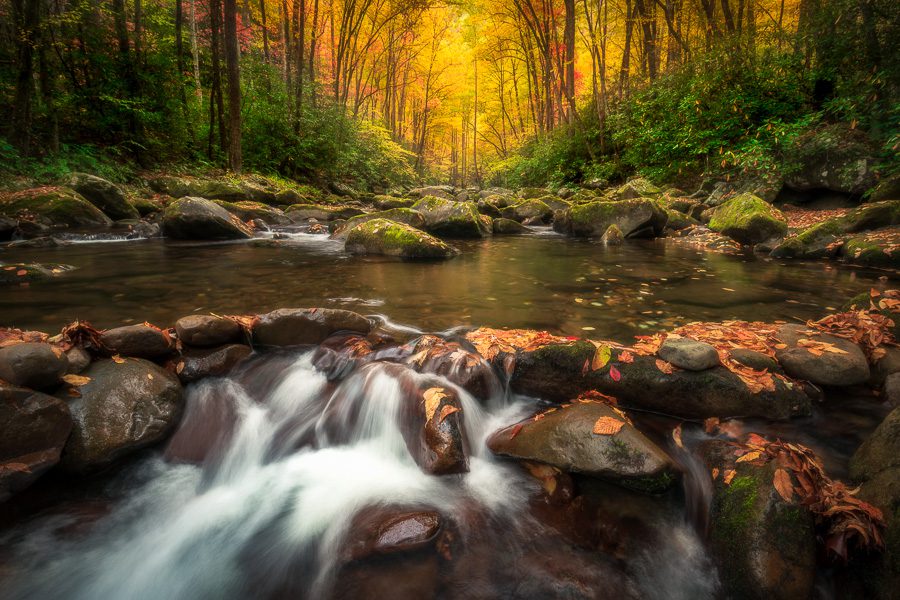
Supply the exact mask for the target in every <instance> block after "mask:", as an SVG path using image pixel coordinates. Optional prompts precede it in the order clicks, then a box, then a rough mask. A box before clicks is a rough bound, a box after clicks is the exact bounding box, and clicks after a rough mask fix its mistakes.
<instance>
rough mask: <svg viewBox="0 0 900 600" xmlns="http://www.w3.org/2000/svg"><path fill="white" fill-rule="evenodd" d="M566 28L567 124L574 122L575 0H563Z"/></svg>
mask: <svg viewBox="0 0 900 600" xmlns="http://www.w3.org/2000/svg"><path fill="white" fill-rule="evenodd" d="M565 4H566V28H565V33H564V35H563V40H564V42H565V46H566V100H568V102H569V124H570V125H571V124H572V123H573V122H574V120H575V0H565Z"/></svg>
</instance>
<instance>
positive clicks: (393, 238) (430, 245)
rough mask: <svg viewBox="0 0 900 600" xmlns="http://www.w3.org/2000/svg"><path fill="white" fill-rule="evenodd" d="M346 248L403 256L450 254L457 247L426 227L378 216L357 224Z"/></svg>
mask: <svg viewBox="0 0 900 600" xmlns="http://www.w3.org/2000/svg"><path fill="white" fill-rule="evenodd" d="M344 248H345V249H346V250H347V252H350V253H351V254H383V255H386V256H399V257H401V258H432V259H433V258H450V257H452V256H455V255H456V254H457V251H456V250H455V249H454V248H453V247H451V246H449V245H447V244H446V243H444V242H442V241H441V240H439V239H437V238H436V237H433V236H431V235H428V234H427V233H425V232H424V231H421V230H419V229H416V228H415V227H411V226H409V225H405V224H403V223H396V222H394V221H388V220H387V219H374V220H372V221H368V222H366V223H362V224H360V225H357V226H356V227H354V228H353V229H351V230H350V231H349V232H348V233H347V241H346V242H345V244H344Z"/></svg>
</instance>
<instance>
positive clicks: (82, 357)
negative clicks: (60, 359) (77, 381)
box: [66, 346, 91, 374]
mask: <svg viewBox="0 0 900 600" xmlns="http://www.w3.org/2000/svg"><path fill="white" fill-rule="evenodd" d="M66 358H67V359H68V361H69V369H68V372H69V373H75V374H77V373H81V372H82V371H84V370H85V369H87V368H88V367H89V366H90V365H91V355H90V353H88V351H87V350H85V349H84V348H82V347H80V346H72V347H71V348H69V349H68V350H66Z"/></svg>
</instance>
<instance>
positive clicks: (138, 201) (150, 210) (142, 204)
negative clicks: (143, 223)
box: [129, 197, 163, 217]
mask: <svg viewBox="0 0 900 600" xmlns="http://www.w3.org/2000/svg"><path fill="white" fill-rule="evenodd" d="M129 203H130V204H131V206H133V207H134V209H135V210H136V211H137V212H138V214H139V215H140V216H141V217H147V216H149V215H152V214H155V213H158V212H160V211H161V210H162V209H163V207H162V206H161V205H160V204H159V203H157V202H155V201H153V200H151V199H150V198H141V197H137V198H131V199H130V200H129Z"/></svg>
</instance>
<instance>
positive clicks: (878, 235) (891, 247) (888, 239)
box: [841, 228, 900, 269]
mask: <svg viewBox="0 0 900 600" xmlns="http://www.w3.org/2000/svg"><path fill="white" fill-rule="evenodd" d="M841 255H842V256H843V257H844V260H846V261H847V262H850V263H853V264H855V265H862V266H866V267H884V268H893V269H896V268H900V231H898V230H897V229H896V228H891V229H886V230H878V231H872V232H869V233H867V234H862V235H857V236H853V237H851V238H849V239H848V240H847V241H846V242H845V243H844V246H843V248H842V249H841Z"/></svg>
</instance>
